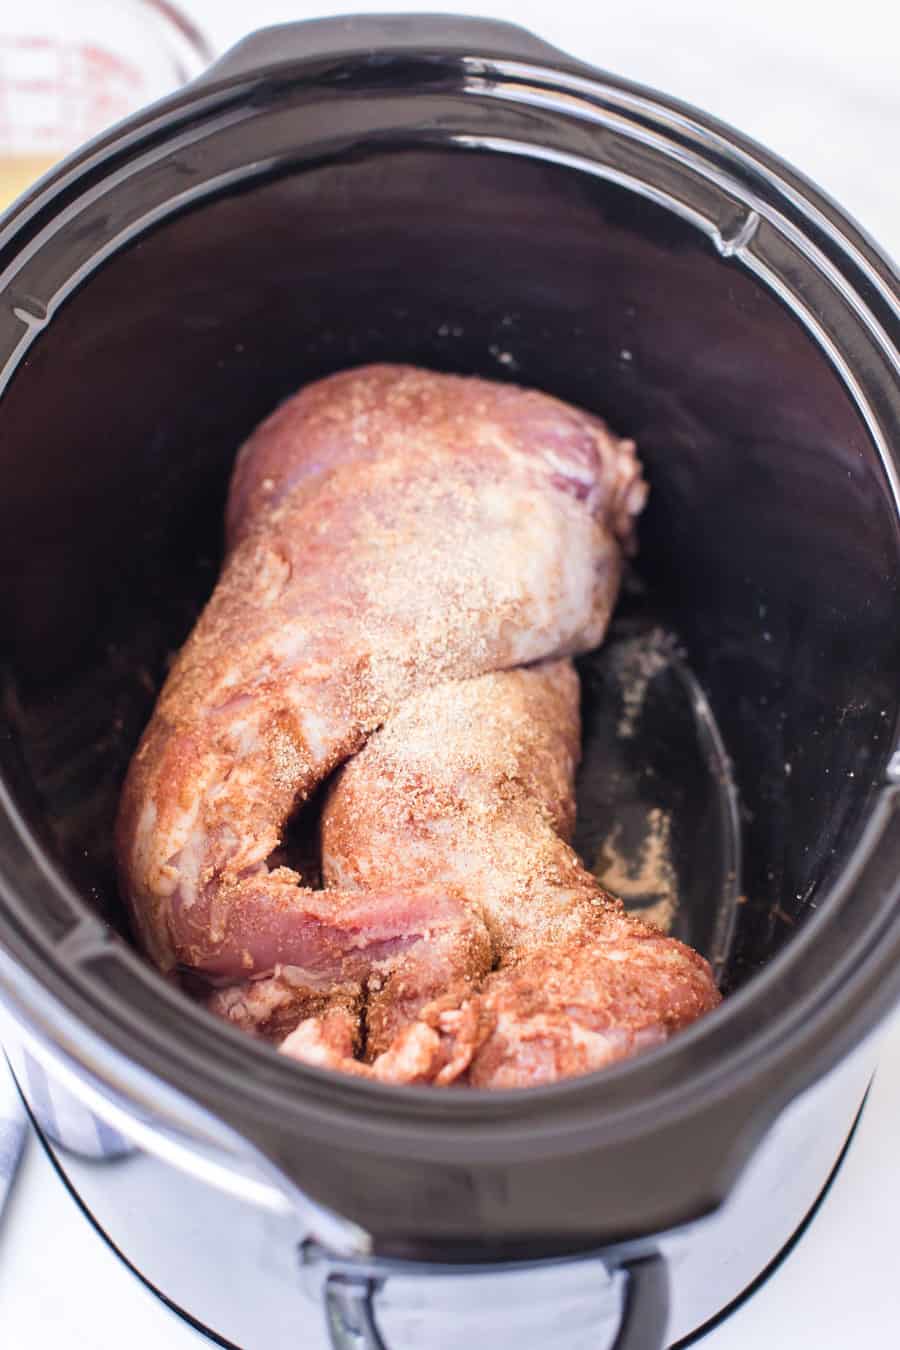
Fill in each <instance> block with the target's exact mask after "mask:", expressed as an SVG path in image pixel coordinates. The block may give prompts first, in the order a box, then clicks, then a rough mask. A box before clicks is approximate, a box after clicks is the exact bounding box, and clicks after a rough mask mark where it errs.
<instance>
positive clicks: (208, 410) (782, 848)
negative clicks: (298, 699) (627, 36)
mask: <svg viewBox="0 0 900 1350" xmlns="http://www.w3.org/2000/svg"><path fill="white" fill-rule="evenodd" d="M373 360H392V361H411V362H416V363H420V364H423V365H426V366H431V367H434V368H437V369H442V370H452V371H462V372H474V373H480V374H484V375H488V376H491V377H493V378H496V379H513V380H516V381H518V382H520V383H523V384H527V385H535V386H538V387H540V388H542V389H545V390H548V391H550V392H551V393H554V394H557V395H559V396H561V397H563V398H566V399H570V400H572V401H574V402H575V403H578V404H581V405H583V406H585V407H587V408H590V409H592V410H595V411H597V412H599V413H601V414H602V415H603V416H604V417H606V418H607V419H608V420H609V421H610V423H611V424H612V425H613V426H614V427H615V428H616V430H617V431H619V432H621V433H624V434H627V435H630V436H633V437H634V438H635V439H636V440H637V442H638V445H639V449H640V452H641V455H642V458H643V460H644V463H645V466H646V472H647V474H648V477H649V480H650V483H651V488H652V492H651V497H650V504H649V506H648V508H647V511H646V513H645V516H644V518H643V521H642V525H641V532H640V552H639V555H638V557H637V559H636V561H635V570H636V575H637V577H638V578H639V579H640V582H641V583H642V584H643V587H644V592H643V593H644V595H645V597H649V599H647V603H648V604H649V605H650V606H651V607H652V610H653V612H654V614H656V615H658V616H659V617H660V619H661V621H662V622H663V623H665V624H666V625H667V626H670V627H671V628H672V629H674V631H675V632H677V634H678V635H679V637H680V639H681V640H682V642H683V643H684V645H685V648H686V650H687V652H688V655H689V659H690V662H691V665H692V667H693V669H694V670H695V671H696V672H697V673H698V675H699V677H700V680H701V683H702V685H703V688H704V690H705V692H706V694H707V696H708V698H709V700H710V703H711V705H712V708H713V710H714V713H715V717H716V719H717V722H718V725H719V727H720V729H721V732H722V735H723V738H724V741H725V745H726V748H727V751H728V753H729V755H730V757H731V760H732V762H733V768H734V777H735V780H736V783H737V788H738V792H739V795H740V803H741V830H742V852H743V858H744V869H743V874H742V876H741V878H740V883H739V887H738V888H737V889H738V890H739V892H740V895H739V903H738V906H737V920H736V928H735V938H734V941H733V943H732V945H731V949H730V956H729V959H728V963H727V967H726V969H725V972H724V983H725V986H726V987H727V988H735V987H737V986H738V985H740V984H741V983H742V982H743V981H744V980H745V979H746V978H747V977H748V976H749V975H751V974H752V972H753V971H755V970H756V969H758V968H759V967H760V966H761V965H763V964H764V963H765V962H767V961H768V960H769V959H770V958H771V957H772V955H773V954H774V953H776V952H777V951H778V950H779V949H780V948H781V947H782V946H783V945H784V944H785V943H787V942H788V941H789V940H790V938H791V936H792V934H793V933H795V932H796V931H797V929H798V927H799V926H800V925H801V924H802V923H803V921H804V919H805V918H806V916H807V915H808V914H809V913H810V911H811V910H813V909H814V908H815V907H816V904H817V900H818V898H819V897H820V896H821V894H822V892H823V890H824V889H825V888H826V886H827V884H828V882H829V880H830V879H832V878H833V877H834V875H835V873H836V870H837V869H839V868H840V867H841V865H842V863H843V862H844V861H845V860H846V858H847V856H848V853H849V851H850V848H851V846H852V844H853V842H854V841H855V839H856V837H857V835H858V832H859V828H860V825H861V822H862V820H863V818H864V816H865V813H866V809H867V805H868V803H869V801H870V798H871V794H872V792H873V791H874V787H875V785H876V784H877V783H879V782H881V781H883V777H884V768H885V760H886V756H887V752H888V747H889V740H890V735H891V730H892V727H893V725H894V720H895V714H896V705H897V689H896V671H897V670H898V668H900V659H898V658H900V651H898V645H900V633H898V632H897V630H896V625H895V624H894V623H893V614H894V606H895V603H896V601H895V591H896V571H897V569H896V559H897V539H896V521H895V517H894V513H893V509H892V505H891V501H890V496H889V491H888V488H887V485H886V482H885V478H884V474H883V471H882V467H881V465H880V462H879V460H878V457H877V454H876V451H875V449H874V447H873V446H872V443H871V441H870V438H869V435H868V433H867V431H866V429H865V426H864V424H863V422H862V420H861V418H860V417H859V415H858V413H857V411H856V409H855V407H854V405H853V403H852V402H851V400H850V399H849V397H848V396H847V394H846V392H845V389H844V387H843V385H842V383H841V381H840V379H839V378H838V376H837V374H836V373H835V371H834V370H833V368H832V367H831V366H830V364H829V363H828V361H827V360H826V359H825V357H824V355H823V353H822V352H821V350H820V349H819V348H818V347H817V346H816V345H815V343H814V342H813V340H812V339H811V338H810V337H809V335H808V334H807V332H806V331H805V329H804V328H803V327H802V326H801V325H800V323H799V322H798V321H797V320H796V319H795V318H794V317H793V316H792V315H791V314H790V312H789V311H788V310H787V308H785V307H784V306H783V305H782V303H781V302H780V301H778V300H777V299H776V298H775V297H774V296H773V295H771V294H770V293H769V292H767V291H766V290H765V289H764V288H763V286H762V285H761V284H759V283H758V282H757V281H756V280H755V279H754V278H753V277H752V275H751V274H750V273H749V272H748V271H747V270H745V269H744V268H743V266H742V265H741V263H740V261H739V260H738V259H736V258H726V257H722V256H720V255H719V254H717V253H716V252H715V251H714V249H713V248H712V246H711V244H710V242H709V240H708V238H706V236H704V235H703V234H701V233H699V232H698V231H697V230H696V229H695V228H693V227H692V226H691V225H690V224H688V223H686V222H685V221H683V220H680V219H678V218H677V217H676V216H674V215H673V214H671V213H670V212H669V211H667V210H666V209H665V208H664V207H662V206H660V205H657V204H655V203H653V202H651V201H649V200H647V199H646V198H644V197H642V196H639V195H637V194H635V193H633V192H630V191H628V190H626V189H625V188H623V187H621V186H616V185H615V184H613V183H610V182H606V181H602V180H600V179H598V178H593V177H588V176H587V175H585V174H583V173H579V172H577V171H576V170H574V169H571V168H566V167H561V166H553V165H550V164H542V163H538V162H535V161H532V160H529V159H527V158H522V157H517V156H512V155H506V154H500V153H487V152H477V151H474V150H463V149H459V148H455V149H451V148H436V147H435V148H430V149H426V148H421V147H419V148H416V147H414V146H410V147H403V146H399V145H394V146H391V147H383V148H378V147H370V148H369V149H368V150H367V151H366V152H365V153H362V152H357V153H347V154H345V155H343V156H340V155H338V156H335V157H334V158H333V159H331V160H329V161H327V162H320V163H318V164H316V165H313V166H311V167H307V168H305V169H304V170H303V171H296V172H293V173H284V172H282V173H280V174H279V175H278V176H272V177H269V178H268V179H257V180H255V181H254V183H253V184H252V185H247V186H244V187H242V188H241V189H239V190H236V191H233V192H231V193H230V194H226V195H220V196H219V197H218V198H216V199H215V200H213V201H210V202H207V203H206V204H204V205H202V206H199V207H194V208H192V209H190V210H186V211H183V212H182V213H181V214H179V215H177V216H175V217H174V218H172V219H170V220H168V221H167V222H166V223H164V224H162V225H160V226H158V227H157V228H156V229H155V230H153V231H151V232H149V233H147V234H146V235H145V236H144V237H142V238H141V239H140V240H139V241H138V242H137V243H136V244H132V245H131V246H129V247H128V248H127V249H125V250H124V251H121V252H119V253H118V254H116V255H114V256H113V257H112V258H111V259H110V260H109V261H107V262H106V263H105V264H104V265H103V266H102V267H101V268H100V270H99V271H98V272H97V273H95V274H94V275H93V276H91V278H90V279H89V281H88V282H87V284H85V285H83V286H82V287H81V288H80V289H79V290H77V291H76V293H75V294H74V295H73V297H72V298H71V299H70V300H69V301H68V302H66V304H65V305H64V306H63V307H62V308H61V310H60V311H59V313H57V314H56V315H55V316H54V317H53V320H52V322H51V323H50V324H49V325H48V327H47V329H46V331H45V332H44V333H43V334H42V335H41V336H40V337H39V338H38V340H37V341H36V342H35V343H34V345H33V347H32V348H31V351H30V354H29V355H28V357H27V359H26V361H25V362H24V363H23V365H22V367H21V368H20V369H19V371H18V373H17V374H16V376H15V378H14V379H13V381H12V383H11V385H10V387H9V388H8V390H7V392H6V393H5V394H4V396H3V399H2V404H0V416H2V461H0V462H2V475H3V476H2V491H0V568H2V576H3V577H4V582H5V584H4V586H3V588H2V595H0V607H2V608H0V618H2V622H0V634H2V640H3V643H4V646H5V650H6V672H7V679H6V685H5V698H6V710H7V714H8V725H9V734H8V735H6V736H4V738H3V739H2V741H0V752H2V757H3V768H4V770H5V772H6V775H7V777H8V780H9V782H10V783H11V785H12V787H13V790H14V792H15V794H16V796H17V797H18V799H19V802H20V803H21V805H22V806H23V808H24V810H25V812H26V814H27V815H28V817H29V818H30V820H31V822H32V824H33V826H34V828H35V829H36V830H37V831H38V833H39V835H40V837H41V838H42V839H43V840H44V842H45V843H46V845H47V847H48V849H49V851H50V853H51V854H52V856H53V857H55V858H56V859H57V861H58V862H59V863H60V865H61V866H62V868H63V869H64V871H65V872H66V873H67V874H68V875H69V877H70V878H71V879H72V880H73V881H74V883H75V884H76V886H77V887H78V888H79V890H80V891H81V893H82V895H83V896H84V897H85V899H86V900H87V901H88V903H89V904H90V905H91V906H92V907H94V908H95V909H97V910H98V911H99V912H100V913H101V914H102V915H103V916H104V917H105V918H106V919H108V920H109V921H110V922H111V923H113V924H114V925H115V926H119V927H121V928H122V931H124V919H123V916H122V914H121V910H120V906H119V902H118V899H117V894H116V885H115V876H114V867H113V858H112V850H111V822H112V818H113V814H114V811H115V804H116V797H117V792H118V787H119V784H120V782H121V778H122V775H123V773H124V769H125V766H126V764H127V761H128V758H129V756H130V754H131V752H132V750H133V748H134V746H135V743H136V741H137V738H138V736H139V734H140V731H141V728H142V726H143V724H144V722H145V721H146V718H147V716H148V715H149V711H150V708H151V706H152V702H153V698H154V694H155V692H156V690H157V688H158V686H159V684H160V681H161V679H162V677H163V675H164V672H165V668H166V661H167V657H168V655H169V654H170V653H171V652H172V650H173V649H174V648H176V647H177V646H178V645H179V644H180V642H181V641H182V639H183V638H184V636H185V635H186V633H187V631H188V630H189V628H190V626H191V623H192V621H193V619H194V617H195V616H196V613H197V611H198V608H199V606H200V605H201V604H202V602H203V600H204V598H205V597H206V595H207V594H208V593H209V591H210V589H211V587H212V585H213V582H214V579H215V575H216V570H217V565H218V559H219V555H220V547H221V519H222V508H223V502H224V494H225V489H226V484H227V478H228V472H229V468H230V465H231V462H232V459H233V456H234V453H235V450H236V448H237V446H238V445H239V444H240V442H241V440H242V438H243V437H244V436H245V435H246V433H247V432H248V431H249V430H250V429H251V428H252V427H253V425H254V424H255V423H256V422H257V421H258V420H259V419H260V418H261V417H262V416H263V415H264V414H265V413H267V412H268V411H269V410H270V409H271V408H272V407H273V406H274V405H276V404H277V403H278V401H279V400H280V399H282V398H283V397H284V396H285V395H287V394H288V393H290V392H291V391H293V390H294V389H296V388H297V386H299V385H300V384H302V383H303V382H305V381H307V380H310V379H314V378H316V377H317V376H320V375H323V374H325V373H327V372H329V371H333V370H337V369H340V368H341V367H345V366H347V365H353V364H358V363H361V362H366V361H373ZM693 847H694V849H695V855H696V856H695V864H696V868H697V869H698V870H699V871H702V868H703V860H704V848H705V847H706V839H705V834H704V830H703V828H702V821H701V822H699V823H698V828H697V830H696V832H695V834H694V837H693ZM690 899H691V898H690V896H687V897H683V900H684V903H686V904H688V905H689V904H690Z"/></svg>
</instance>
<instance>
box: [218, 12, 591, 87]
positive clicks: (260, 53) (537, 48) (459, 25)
mask: <svg viewBox="0 0 900 1350" xmlns="http://www.w3.org/2000/svg"><path fill="white" fill-rule="evenodd" d="M366 49H368V50H369V52H370V55H371V57H372V58H377V57H378V55H379V54H380V53H381V52H382V51H385V50H387V51H389V52H390V54H391V56H396V55H400V54H402V53H403V52H404V50H407V49H408V50H410V51H412V52H415V54H416V55H418V56H421V55H422V53H423V51H424V52H435V53H441V52H446V53H447V54H448V55H449V54H451V53H457V54H459V55H464V54H466V53H471V54H472V55H476V54H477V55H479V56H498V57H501V58H505V59H507V60H525V61H544V62H546V61H547V60H551V61H552V62H553V63H554V64H555V65H559V64H560V63H561V62H562V63H564V64H566V65H568V66H573V65H578V64H579V63H578V62H574V61H573V60H572V58H571V57H570V56H568V55H567V54H566V53H565V52H562V51H560V50H559V48H558V47H553V46H552V45H551V44H550V43H549V42H544V40H543V39H542V38H539V37H535V35H534V34H533V33H530V32H529V31H528V29H527V28H520V27H519V26H518V24H514V23H503V22H502V21H500V20H495V19H476V18H467V17H465V16H463V17H457V16H456V15H453V14H357V15H352V16H351V17H349V18H339V17H336V18H331V19H306V20H303V21H301V22H299V23H285V24H278V25H277V26H275V27H273V28H261V29H260V30H259V31H258V32H256V33H251V34H250V35H249V37H246V38H243V39H242V41H240V42H239V43H237V45H236V46H234V47H232V48H231V49H230V50H229V51H227V52H226V53H225V55H224V56H222V57H220V59H219V60H218V61H216V62H215V64H214V65H212V66H210V67H209V69H208V70H207V71H205V72H204V74H203V75H201V76H200V78H199V79H198V80H196V81H195V85H196V84H218V83H219V82H220V81H222V80H232V79H234V78H235V77H236V76H241V75H249V74H254V75H257V76H259V75H262V74H263V72H268V71H270V70H271V68H272V67H273V66H278V65H285V64H289V63H290V62H292V61H296V60H299V59H300V58H301V57H302V58H303V59H304V60H310V59H315V58H316V57H317V56H322V57H329V58H332V57H334V58H338V59H339V58H340V57H341V56H343V55H345V54H346V55H349V54H350V53H351V52H352V53H359V52H360V50H363V51H365V50H366Z"/></svg>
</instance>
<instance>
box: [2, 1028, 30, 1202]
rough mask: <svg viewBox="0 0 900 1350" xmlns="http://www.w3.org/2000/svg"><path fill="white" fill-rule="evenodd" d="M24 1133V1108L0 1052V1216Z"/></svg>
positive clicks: (16, 1163) (18, 1157)
mask: <svg viewBox="0 0 900 1350" xmlns="http://www.w3.org/2000/svg"><path fill="white" fill-rule="evenodd" d="M26 1131H27V1118H26V1116H25V1107H24V1106H23V1105H22V1098H21V1097H20V1096H19V1089H18V1088H17V1087H16V1084H15V1081H14V1079H13V1076H12V1074H11V1072H10V1069H9V1065H8V1064H7V1062H6V1060H5V1059H4V1057H3V1054H2V1053H0V1213H2V1211H3V1206H4V1205H5V1204H6V1200H7V1197H8V1196H9V1192H10V1189H11V1187H12V1183H13V1179H14V1177H15V1175H16V1171H17V1170H18V1166H19V1162H20V1160H21V1157H22V1149H23V1148H24V1147H25V1134H26Z"/></svg>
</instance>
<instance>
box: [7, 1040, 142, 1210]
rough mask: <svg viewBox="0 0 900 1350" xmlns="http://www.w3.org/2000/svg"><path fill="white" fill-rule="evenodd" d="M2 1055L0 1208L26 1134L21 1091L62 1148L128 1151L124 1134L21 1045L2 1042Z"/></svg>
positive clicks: (95, 1155) (81, 1153)
mask: <svg viewBox="0 0 900 1350" xmlns="http://www.w3.org/2000/svg"><path fill="white" fill-rule="evenodd" d="M7 1055H8V1064H7V1062H6V1061H4V1059H3V1056H2V1053H0V1208H2V1206H3V1202H4V1200H5V1198H6V1195H7V1193H8V1191H9V1188H10V1186H11V1184H12V1179H13V1177H14V1175H15V1171H16V1168H17V1167H18V1164H19V1159H20V1157H21V1154H22V1146H23V1143H24V1139H25V1134H26V1128H27V1120H28V1117H27V1113H26V1110H25V1107H24V1105H23V1103H22V1097H24V1098H25V1100H26V1101H27V1103H28V1109H29V1110H30V1111H31V1114H32V1116H33V1117H34V1120H35V1122H36V1123H37V1125H38V1126H39V1127H40V1129H41V1131H42V1133H43V1134H44V1135H45V1136H46V1137H47V1138H48V1139H49V1140H50V1141H51V1142H52V1143H53V1144H55V1145H56V1147H57V1148H60V1149H62V1150H64V1151H65V1152H67V1153H74V1154H77V1156H78V1157H81V1158H92V1159H94V1160H96V1161H105V1160H107V1159H113V1158H122V1157H125V1155H126V1154H128V1153H133V1152H134V1145H133V1144H132V1143H131V1142H130V1141H129V1140H127V1139H126V1138H125V1137H124V1135H122V1134H120V1133H119V1132H118V1130H114V1129H113V1128H112V1126H111V1125H107V1124H106V1122H105V1121H104V1120H101V1119H100V1117H99V1116H95V1115H94V1113H93V1112H92V1111H89V1110H88V1109H87V1107H86V1106H83V1105H82V1103H81V1102H80V1101H79V1100H78V1099H77V1097H74V1096H73V1095H72V1093H71V1092H69V1091H68V1090H67V1089H66V1088H64V1087H63V1086H62V1085H61V1084H60V1083H59V1082H58V1081H57V1080H56V1079H55V1078H53V1077H51V1076H50V1075H49V1074H48V1073H47V1072H46V1070H45V1069H44V1068H43V1066H42V1065H41V1064H39V1063H38V1062H37V1060H36V1059H35V1058H34V1056H33V1055H31V1054H29V1052H28V1051H27V1050H25V1049H24V1048H23V1047H22V1046H21V1045H19V1044H18V1043H16V1042H15V1041H13V1042H11V1043H10V1042H8V1043H7ZM10 1070H11V1071H12V1072H10ZM13 1075H15V1077H13ZM19 1089H21V1095H20V1092H19Z"/></svg>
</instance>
